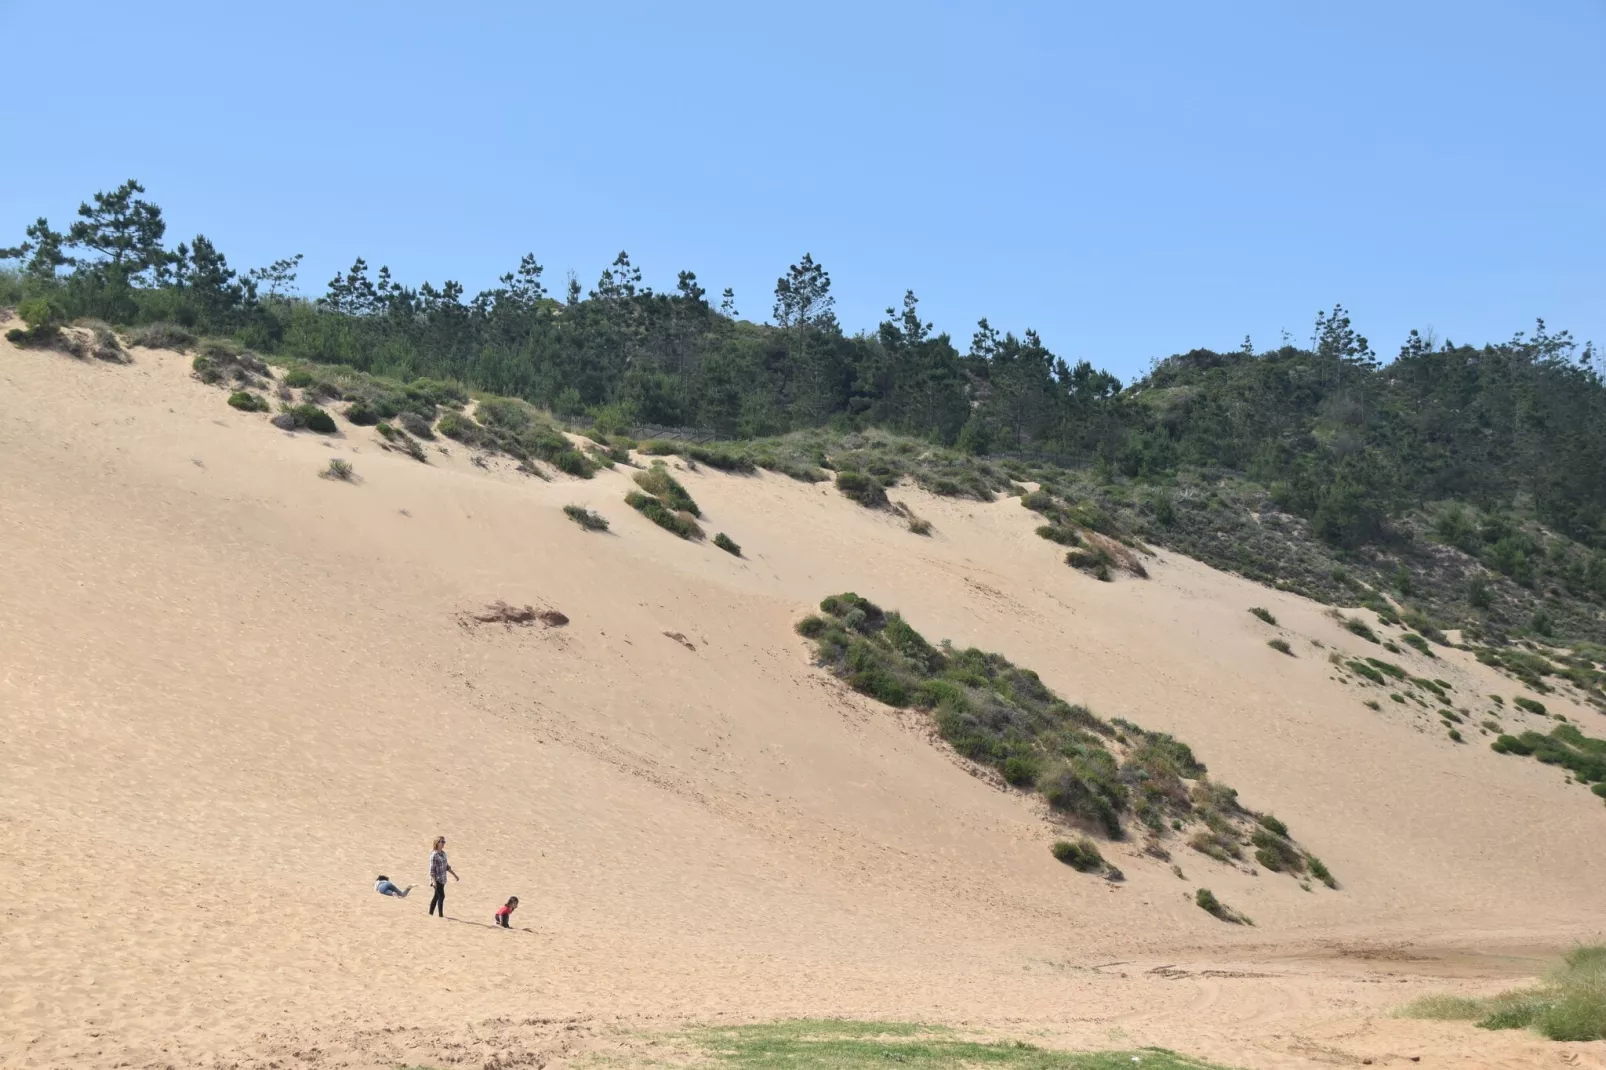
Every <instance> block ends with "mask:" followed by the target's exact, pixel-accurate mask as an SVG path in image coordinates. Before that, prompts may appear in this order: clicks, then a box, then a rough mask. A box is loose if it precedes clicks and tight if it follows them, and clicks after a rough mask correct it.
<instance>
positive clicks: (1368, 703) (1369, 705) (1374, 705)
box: [1361, 698, 1383, 710]
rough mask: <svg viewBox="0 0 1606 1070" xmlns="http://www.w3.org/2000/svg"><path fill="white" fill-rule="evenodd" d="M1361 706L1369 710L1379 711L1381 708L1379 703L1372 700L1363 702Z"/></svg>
mask: <svg viewBox="0 0 1606 1070" xmlns="http://www.w3.org/2000/svg"><path fill="white" fill-rule="evenodd" d="M1361 705H1363V706H1365V707H1366V708H1367V709H1369V710H1381V709H1382V708H1383V706H1382V704H1381V703H1379V702H1378V701H1377V700H1376V699H1372V698H1369V699H1367V700H1366V701H1365V702H1363V703H1361Z"/></svg>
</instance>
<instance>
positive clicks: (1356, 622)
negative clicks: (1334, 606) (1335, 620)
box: [1339, 617, 1380, 643]
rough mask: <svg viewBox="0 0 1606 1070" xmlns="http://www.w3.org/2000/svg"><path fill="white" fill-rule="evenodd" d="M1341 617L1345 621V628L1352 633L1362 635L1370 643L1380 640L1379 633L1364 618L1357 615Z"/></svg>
mask: <svg viewBox="0 0 1606 1070" xmlns="http://www.w3.org/2000/svg"><path fill="white" fill-rule="evenodd" d="M1339 619H1340V620H1342V621H1343V623H1344V627H1345V629H1346V630H1347V631H1349V632H1350V633H1352V634H1354V635H1358V636H1360V637H1361V638H1362V639H1365V640H1366V641H1367V642H1368V643H1377V642H1380V640H1379V639H1378V637H1377V633H1376V632H1374V631H1373V630H1372V626H1371V625H1369V624H1367V623H1366V622H1365V621H1364V620H1360V619H1359V618H1356V617H1340V618H1339Z"/></svg>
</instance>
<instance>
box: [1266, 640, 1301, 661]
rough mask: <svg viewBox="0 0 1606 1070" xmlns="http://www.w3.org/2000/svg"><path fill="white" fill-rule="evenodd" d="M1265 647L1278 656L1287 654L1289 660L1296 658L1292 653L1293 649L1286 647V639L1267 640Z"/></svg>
mask: <svg viewBox="0 0 1606 1070" xmlns="http://www.w3.org/2000/svg"><path fill="white" fill-rule="evenodd" d="M1266 645H1267V646H1269V647H1271V648H1272V649H1273V650H1275V651H1277V653H1279V654H1287V655H1288V656H1289V657H1291V658H1292V657H1297V655H1296V654H1295V653H1294V648H1293V647H1291V646H1289V645H1288V640H1286V639H1267V640H1266Z"/></svg>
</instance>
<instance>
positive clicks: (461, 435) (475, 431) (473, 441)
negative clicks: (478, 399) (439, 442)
mask: <svg viewBox="0 0 1606 1070" xmlns="http://www.w3.org/2000/svg"><path fill="white" fill-rule="evenodd" d="M436 428H437V429H438V430H439V431H440V433H441V434H443V435H445V436H446V437H447V438H449V439H452V440H453V441H455V442H461V443H462V444H463V445H465V446H477V445H479V444H480V442H481V440H482V439H483V437H484V436H483V434H482V429H481V427H480V425H479V424H477V423H475V422H474V421H473V420H471V419H469V418H468V417H467V416H464V415H463V414H462V413H460V412H448V413H443V414H442V415H441V418H440V422H439V423H438V424H436Z"/></svg>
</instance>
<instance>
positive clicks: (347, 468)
mask: <svg viewBox="0 0 1606 1070" xmlns="http://www.w3.org/2000/svg"><path fill="white" fill-rule="evenodd" d="M319 474H320V475H322V476H323V477H324V478H325V479H338V480H340V481H341V482H343V483H350V482H352V481H353V480H355V479H356V478H357V472H356V470H355V469H353V468H352V467H351V462H350V461H347V460H343V459H341V458H339V457H331V458H329V466H328V467H327V468H325V469H324V470H323V471H322V472H321V473H319Z"/></svg>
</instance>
